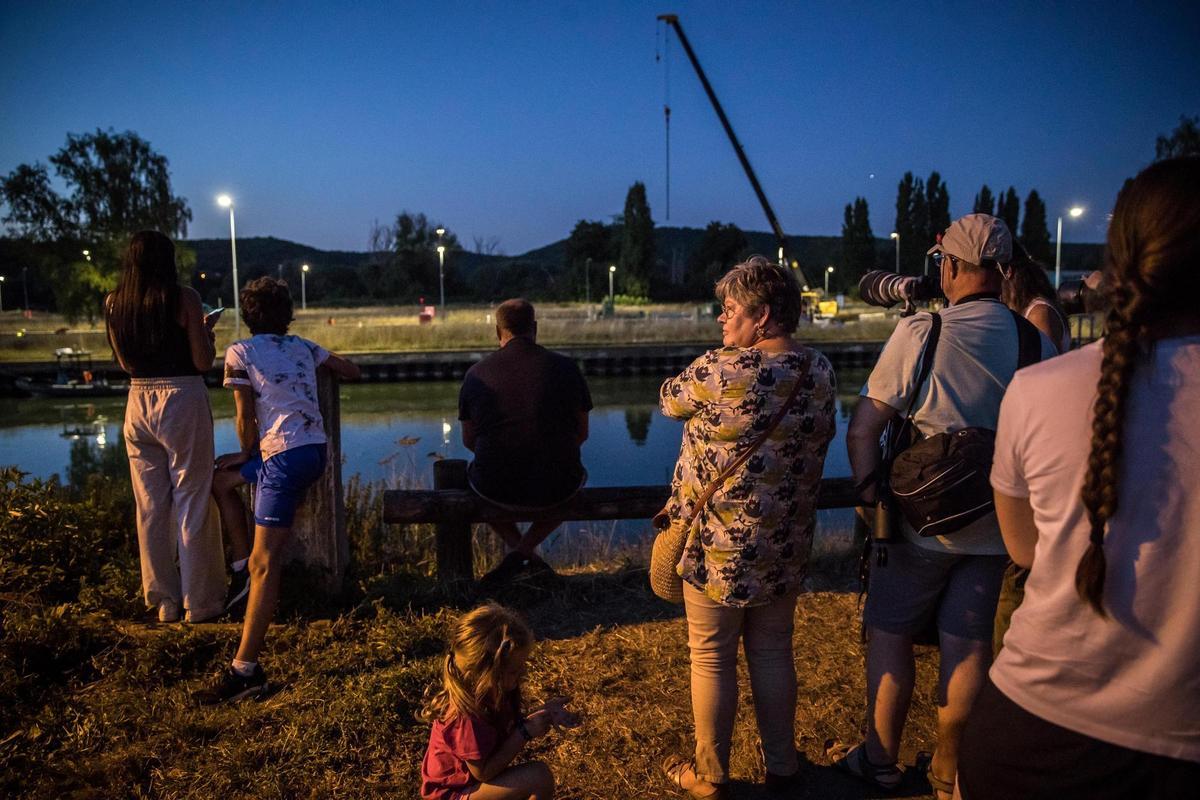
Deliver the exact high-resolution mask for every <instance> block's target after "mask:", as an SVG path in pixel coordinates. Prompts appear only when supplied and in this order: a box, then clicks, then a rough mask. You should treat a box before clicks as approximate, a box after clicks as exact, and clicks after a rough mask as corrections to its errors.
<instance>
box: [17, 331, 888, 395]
mask: <svg viewBox="0 0 1200 800" xmlns="http://www.w3.org/2000/svg"><path fill="white" fill-rule="evenodd" d="M813 346H814V347H816V348H817V349H818V350H820V351H821V352H822V353H824V354H825V355H826V357H828V358H829V360H830V361H831V362H832V363H833V366H834V368H835V369H845V368H856V367H857V368H866V367H870V366H872V365H873V364H874V363H875V361H876V359H878V358H879V353H880V352H881V351H882V349H883V342H882V341H870V342H814V343H813ZM711 347H712V345H711V344H710V343H696V344H645V345H606V346H588V347H556V348H553V349H554V350H555V351H557V352H560V353H563V354H564V355H567V356H569V357H571V358H572V359H574V360H575V361H576V362H577V363H578V364H579V365H580V368H581V369H582V370H583V372H584V374H585V375H589V376H593V375H595V376H600V375H664V376H666V375H672V374H674V373H677V372H679V371H680V370H682V369H683V368H684V367H686V366H687V365H688V364H690V363H691V362H692V361H693V360H694V359H695V358H696V357H697V356H699V355H701V354H702V353H704V352H705V351H706V350H708V349H710V348H711ZM490 352H492V350H490V349H488V350H484V349H475V350H447V351H439V352H428V353H411V352H403V353H350V354H348V355H349V356H350V357H351V358H352V359H353V360H354V362H355V363H356V364H358V365H359V366H360V367H361V368H362V372H363V380H364V381H369V382H373V383H376V382H377V383H388V382H403V381H440V380H460V379H461V378H462V376H463V375H464V374H465V373H466V371H467V370H468V369H469V368H470V367H471V365H472V364H474V363H475V362H477V361H479V360H480V359H482V358H483V357H484V356H486V355H487V354H488V353H490ZM221 370H222V366H221V359H219V358H218V359H217V363H216V365H215V366H214V367H213V369H211V370H209V371H208V372H207V373H206V374H205V376H204V377H205V380H206V381H207V382H208V384H209V385H210V386H219V385H220V383H221ZM94 371H95V372H96V373H97V374H103V375H107V376H108V377H109V378H111V379H116V378H119V377H121V375H122V373H121V371H120V370H119V369H118V368H117V365H116V364H115V363H114V362H112V361H104V360H99V359H98V360H97V361H96V362H95V370H94ZM54 374H55V365H54V362H52V361H51V362H46V361H31V362H9V363H7V364H4V365H3V366H2V367H0V379H2V380H0V391H4V390H6V389H8V388H9V387H8V384H10V381H11V379H12V378H14V377H32V378H52V377H53V376H54Z"/></svg>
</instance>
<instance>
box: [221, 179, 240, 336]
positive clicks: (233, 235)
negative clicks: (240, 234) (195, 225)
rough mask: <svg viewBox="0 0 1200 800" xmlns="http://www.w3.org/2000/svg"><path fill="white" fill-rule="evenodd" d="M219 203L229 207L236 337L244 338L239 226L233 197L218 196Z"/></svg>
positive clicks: (222, 206) (223, 206)
mask: <svg viewBox="0 0 1200 800" xmlns="http://www.w3.org/2000/svg"><path fill="white" fill-rule="evenodd" d="M217 205H219V206H220V207H221V208H228V209H229V252H230V253H231V254H232V256H233V317H234V321H235V322H234V324H235V325H236V328H235V330H236V333H235V334H234V337H233V338H235V339H240V338H242V299H241V290H240V289H239V288H238V271H237V228H236V227H234V224H233V198H232V197H230V196H229V195H227V194H223V195H220V196H219V197H217Z"/></svg>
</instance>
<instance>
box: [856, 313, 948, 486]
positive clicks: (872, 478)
mask: <svg viewBox="0 0 1200 800" xmlns="http://www.w3.org/2000/svg"><path fill="white" fill-rule="evenodd" d="M929 316H930V321H929V322H930V326H929V336H927V337H926V338H925V349H924V350H923V351H921V367H920V369H918V370H917V383H916V385H915V386H914V387H913V393H912V397H911V398H909V400H908V408H906V409H905V410H904V421H903V422H901V423H900V426H899V427H898V428H896V430H895V432H894V433H889V434H888V436H887V443H886V447H885V450H886V452H885V453H884V457H883V458H881V459H880V460H879V464H877V465H876V467H875V469H873V470H871V472H870V474H869V475H867V477H865V478H863V479H862V482H861V483H859V484H858V485H857V486H855V487H854V491H855V493H856V494H859V495H861V494H862V492H863V490H864V489H866V488H867V487H868V486H872V485H874V484H876V483H878V482H879V481H880V479H881V478H886V477H887V476H888V473H890V472H891V471H892V460H893V459H894V458H895V456H896V453H895V452H894V451H895V449H896V444H897V443H898V442H902V441H904V439H903V436H904V434H905V433H906V432H907V430H908V428H910V427H912V412H913V409H914V408H916V405H917V398H918V397H919V396H920V394H921V387H923V386H924V385H925V381H926V380H928V378H929V373H930V372H931V371H932V370H933V356H934V354H935V353H936V352H937V346H938V340H939V339H940V338H941V335H942V317H941V315H939V314H938V312H936V311H933V312H930V315H929Z"/></svg>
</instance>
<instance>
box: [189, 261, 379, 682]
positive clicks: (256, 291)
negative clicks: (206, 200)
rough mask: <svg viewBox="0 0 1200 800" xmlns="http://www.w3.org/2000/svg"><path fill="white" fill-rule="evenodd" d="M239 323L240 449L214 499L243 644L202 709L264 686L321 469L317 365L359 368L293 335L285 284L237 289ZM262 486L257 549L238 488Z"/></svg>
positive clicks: (234, 358)
mask: <svg viewBox="0 0 1200 800" xmlns="http://www.w3.org/2000/svg"><path fill="white" fill-rule="evenodd" d="M241 306H242V319H244V320H245V321H246V325H247V327H248V328H249V329H250V334H251V336H250V338H249V339H242V340H240V341H237V342H234V343H233V344H232V345H230V346H229V349H228V350H227V351H226V353H225V384H224V385H225V386H226V387H228V388H231V389H233V392H234V401H235V403H236V406H237V434H238V442H239V443H240V444H241V446H242V449H241V451H240V452H237V453H227V454H225V455H223V456H221V457H219V458H218V459H217V463H216V469H217V471H216V474H214V475H213V497H214V499H215V500H216V502H217V505H218V507H219V508H220V509H221V521H222V523H223V524H224V528H225V530H226V532H227V534H228V536H229V541H230V550H231V554H232V556H233V580H232V583H231V586H230V589H229V597H228V600H227V604H226V610H230V609H232V608H233V607H235V606H236V605H238V604H239V603H240V602H241V601H242V599H243V598H246V597H248V598H249V599H248V600H247V603H246V618H245V622H244V623H243V625H242V640H241V644H240V646H239V647H238V651H237V656H236V657H235V658H234V659H233V663H232V664H231V666H230V668H229V669H228V670H226V672H225V673H224V674H222V675H221V676H220V677H219V678H218V679H217V681H216V682H215V683H214V685H213V686H211V687H209V688H207V689H205V690H203V691H200V692H197V693H196V695H195V697H196V699H197V700H198V701H199V702H200V703H201V704H204V705H212V704H216V703H221V702H225V701H229V700H240V699H242V698H243V697H248V696H250V695H256V694H260V693H261V692H262V691H263V690H264V689H265V688H266V685H267V680H266V675H265V674H264V673H263V670H262V667H260V666H259V665H258V654H259V651H260V650H261V649H262V645H263V639H264V638H265V636H266V632H267V626H268V625H269V624H270V622H271V617H272V616H273V615H274V613H275V604H276V601H277V600H278V598H279V574H280V568H281V567H282V565H283V564H282V561H283V550H284V546H285V545H286V544H287V540H288V538H289V537H290V535H291V528H292V519H293V517H294V515H295V512H296V507H297V506H298V505H299V504H300V502H301V501H302V500H303V499H304V493H305V491H306V490H307V489H308V487H309V486H311V485H312V484H313V483H315V482H316V481H317V479H318V478H320V477H321V475H322V474H323V473H324V472H325V462H326V439H325V427H324V423H323V421H322V419H321V411H320V408H319V407H318V404H317V367H320V366H325V367H327V368H328V369H329V370H331V371H332V372H333V373H334V374H335V375H337V376H338V377H341V378H345V379H348V380H356V379H357V378H358V377H359V374H360V373H359V369H358V367H357V366H355V365H354V364H352V363H351V362H349V361H347V360H346V359H344V358H341V357H340V356H337V355H334V354H333V353H330V352H329V351H328V350H326V349H325V348H323V347H321V346H320V345H318V344H315V343H313V342H310V341H308V340H307V339H302V338H300V337H299V336H290V335H288V332H287V329H288V325H289V324H291V321H292V310H293V307H292V297H291V294H290V293H289V292H288V288H287V284H286V283H284V282H283V281H281V280H276V279H274V278H258V279H257V280H253V281H251V282H250V283H248V284H247V285H246V288H244V289H243V290H242V293H241ZM246 483H253V484H256V485H257V492H256V496H255V502H254V548H253V551H251V549H250V544H249V541H248V536H247V533H248V532H247V530H246V522H245V519H246V511H245V507H244V506H243V505H242V498H241V495H240V493H239V491H238V487H240V486H242V485H243V484H246Z"/></svg>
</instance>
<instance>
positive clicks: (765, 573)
mask: <svg viewBox="0 0 1200 800" xmlns="http://www.w3.org/2000/svg"><path fill="white" fill-rule="evenodd" d="M716 293H717V299H718V300H719V301H720V302H721V315H720V316H719V317H718V318H717V321H718V322H720V323H721V335H722V340H723V343H724V347H722V348H719V349H716V350H711V351H709V352H708V353H705V354H704V355H702V356H700V357H699V358H698V359H696V360H695V361H694V362H692V364H691V366H689V367H688V368H687V369H685V370H684V371H683V372H682V373H680V374H679V375H677V376H676V377H674V378H671V379H670V380H668V381H666V382H665V383H664V384H663V385H662V388H661V390H660V393H659V401H660V406H661V408H662V412H663V413H664V414H665V415H667V416H668V417H671V418H673V419H680V420H685V422H684V427H683V444H682V446H681V447H680V452H679V460H678V463H677V464H676V466H675V476H674V480H673V481H672V483H671V499H670V501H669V505H668V509H667V510H668V512H669V514H670V516H672V517H681V518H684V519H687V518H689V517H690V518H692V519H693V520H694V525H693V528H692V529H691V531H690V533H689V535H688V539H687V541H686V546H685V548H684V552H683V557H682V558H681V559H680V561H679V563H678V564H677V565H676V572H677V573H678V575H679V576H680V577H681V578H682V579H683V603H684V610H685V614H686V616H687V626H688V648H689V650H690V651H691V690H692V714H693V716H694V718H695V723H696V746H695V750H694V753H693V754H692V755H691V756H690V757H688V756H683V755H678V754H677V755H673V756H671V757H669V758H667V759H666V761H665V762H664V763H663V771H664V772H665V774H666V777H667V779H668V780H669V781H670V783H671V784H672V785H674V786H675V787H676V788H678V789H681V790H683V791H684V792H685V793H686V794H687V796H688V797H691V798H711V800H720V798H726V797H728V796H729V786H728V782H729V753H730V746H731V743H732V737H733V723H734V718H735V716H736V712H737V702H738V677H737V661H738V644H739V642H741V643H743V646H744V649H745V653H746V664H747V667H748V669H749V672H750V684H751V689H752V694H753V696H754V710H755V714H756V717H757V719H758V730H759V735H760V738H761V741H762V749H763V758H764V761H765V762H766V768H767V784H768V786H769V787H770V788H772V789H778V790H788V789H789V787H793V788H794V786H793V785H794V784H795V783H796V781H797V779H798V776H799V768H800V763H799V761H798V759H797V755H796V747H795V719H796V672H795V662H794V661H793V654H792V634H793V628H794V612H795V607H796V596H797V594H798V593H799V591H800V582H801V579H802V578H803V576H804V571H805V568H806V566H807V563H808V555H809V550H810V549H811V545H812V537H813V530H814V528H815V526H816V496H817V489H818V488H819V486H820V482H821V472H822V468H823V466H824V463H825V454H826V451H827V450H828V448H829V442H830V440H831V439H832V438H833V432H834V394H835V381H834V375H833V369H832V367H831V366H830V364H829V361H828V360H827V359H826V358H825V356H823V355H821V354H820V353H819V352H817V351H816V350H813V349H812V348H810V347H806V346H805V345H803V344H801V343H800V342H798V341H796V339H795V338H794V336H793V334H794V333H795V330H796V326H797V324H798V323H799V320H800V309H801V303H800V287H799V286H798V285H797V284H796V279H795V278H794V277H792V275H791V273H790V270H788V269H787V268H786V267H783V266H780V265H778V264H771V263H769V262H768V261H767V260H766V259H765V258H763V257H762V256H753V257H751V258H750V260H749V261H746V262H745V263H742V264H738V265H737V266H735V267H733V269H731V270H730V271H729V272H728V273H726V275H725V276H724V277H722V278H721V280H719V281H718V282H717V286H716ZM756 445H757V449H754V450H753V453H752V455H750V457H749V458H748V459H743V458H742V457H743V456H744V455H746V454H747V453H748V451H750V450H751V448H754V447H755V446H756ZM693 512H694V516H693Z"/></svg>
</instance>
